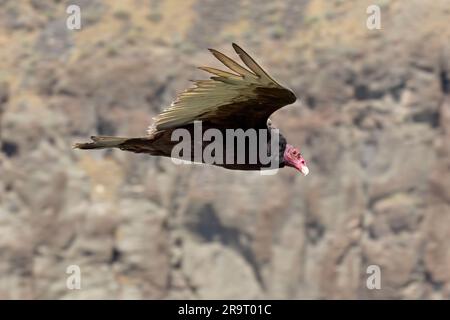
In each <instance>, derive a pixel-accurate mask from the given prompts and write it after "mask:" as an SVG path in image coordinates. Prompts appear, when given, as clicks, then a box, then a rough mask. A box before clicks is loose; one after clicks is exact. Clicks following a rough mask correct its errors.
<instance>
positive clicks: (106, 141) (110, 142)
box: [73, 136, 129, 149]
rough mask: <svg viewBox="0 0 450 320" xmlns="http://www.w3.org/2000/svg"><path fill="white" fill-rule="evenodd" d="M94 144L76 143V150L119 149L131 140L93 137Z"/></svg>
mask: <svg viewBox="0 0 450 320" xmlns="http://www.w3.org/2000/svg"><path fill="white" fill-rule="evenodd" d="M91 139H92V141H93V142H87V143H75V144H74V145H73V147H74V149H104V148H117V147H119V146H120V145H121V144H122V143H124V142H125V141H127V140H129V138H121V137H109V136H92V137H91Z"/></svg>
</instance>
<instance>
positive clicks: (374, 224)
mask: <svg viewBox="0 0 450 320" xmlns="http://www.w3.org/2000/svg"><path fill="white" fill-rule="evenodd" d="M0 4H1V6H0V48H1V49H0V139H1V153H0V177H1V178H0V298H2V299H14V298H31V299H44V298H47V299H55V298H63V299H72V298H74V299H76V298H100V299H105V298H108V299H125V298H138V299H163V298H210V299H214V298H275V299H298V298H313V299H316V298H361V299H371V298H427V299H440V298H447V299H448V298H450V44H449V43H450V41H449V40H450V28H449V21H450V1H449V0H436V1H424V0H410V1H401V0H397V1H394V0H392V1H386V0H380V1H365V0H358V1H342V0H334V1H332V0H329V1H328V0H286V1H249V0H247V1H237V0H230V1H206V0H186V1H175V0H173V1H162V0H129V1H106V0H104V1H100V0H89V1H88V0H71V1H56V0H55V1H49V0H47V1H36V0H24V1H13V0H9V1H8V0H0ZM69 4H77V5H79V6H80V7H81V17H82V28H81V30H78V31H77V30H75V31H71V30H68V29H67V28H66V18H67V14H66V11H65V10H66V8H67V6H68V5H69ZM370 4H378V5H379V6H380V8H381V21H382V29H381V30H368V29H367V28H366V19H367V17H368V15H367V13H366V8H367V6H368V5H370ZM231 42H237V43H238V44H240V45H241V46H242V47H243V48H245V49H246V50H247V51H248V52H249V53H250V54H252V55H253V56H254V57H255V58H256V59H257V61H259V62H260V63H261V64H262V65H263V66H264V67H265V68H266V69H267V70H268V71H269V73H270V74H271V75H272V76H273V77H274V78H275V79H277V80H279V81H280V83H282V84H284V85H286V86H287V87H289V88H291V89H292V90H293V91H294V92H295V93H296V94H297V96H298V97H299V101H297V102H296V103H295V104H294V105H292V106H289V107H286V108H284V109H282V110H280V111H279V112H277V114H276V115H274V116H273V117H272V119H273V122H274V123H275V125H276V126H278V127H280V128H281V130H282V132H283V133H284V135H285V136H286V137H287V138H288V139H289V141H290V142H291V143H292V144H294V145H297V146H301V150H302V153H303V155H304V157H305V158H306V159H307V160H308V161H309V162H308V163H309V167H310V170H311V173H310V175H308V176H307V177H303V176H301V175H299V174H298V173H296V172H295V171H294V170H290V169H283V170H281V171H280V172H279V173H278V174H277V175H275V176H261V175H259V174H258V173H252V172H233V171H227V170H224V169H221V168H215V167H207V166H200V165H182V166H175V165H174V164H173V163H172V162H171V161H170V160H169V159H160V158H152V157H149V156H145V155H137V154H131V153H125V152H121V151H119V150H113V151H92V152H83V151H80V150H72V149H71V145H72V144H73V143H74V142H78V141H84V140H86V139H87V138H88V137H89V136H90V135H93V134H103V135H121V136H139V135H143V134H144V133H145V130H146V127H147V126H148V125H149V124H150V123H151V118H152V116H154V115H156V114H157V113H158V112H159V111H160V110H161V109H162V108H164V107H166V106H168V105H169V104H170V102H171V101H172V100H173V99H174V97H175V95H176V94H177V93H179V92H181V91H182V90H184V89H185V88H186V87H188V86H189V85H190V83H189V81H188V80H190V79H199V78H202V77H206V76H207V75H206V74H204V73H203V72H201V71H199V70H197V69H196V68H195V66H198V65H212V66H219V64H218V63H217V62H216V61H215V59H214V58H213V57H212V56H211V55H210V54H209V52H208V51H207V50H206V49H207V48H208V47H213V48H216V49H219V50H221V51H223V52H225V53H228V54H230V55H232V54H233V53H232V49H231ZM69 265H78V266H80V268H81V273H82V282H81V286H82V288H81V290H68V289H67V287H66V279H67V277H68V275H67V274H66V269H67V267H68V266H69ZM369 265H378V266H379V267H380V269H381V275H382V280H381V289H380V290H369V289H367V288H366V279H367V277H368V274H367V273H366V270H367V267H368V266H369Z"/></svg>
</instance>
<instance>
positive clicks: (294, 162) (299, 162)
mask: <svg viewBox="0 0 450 320" xmlns="http://www.w3.org/2000/svg"><path fill="white" fill-rule="evenodd" d="M284 161H285V163H286V165H287V166H289V167H293V168H295V169H297V170H298V171H300V172H301V173H303V174H304V175H305V176H306V175H307V174H308V173H309V169H308V167H307V166H306V161H305V159H303V157H302V155H301V154H300V151H299V150H298V149H296V148H294V147H293V146H291V145H290V144H287V145H286V149H285V150H284Z"/></svg>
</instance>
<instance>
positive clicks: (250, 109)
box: [74, 43, 309, 175]
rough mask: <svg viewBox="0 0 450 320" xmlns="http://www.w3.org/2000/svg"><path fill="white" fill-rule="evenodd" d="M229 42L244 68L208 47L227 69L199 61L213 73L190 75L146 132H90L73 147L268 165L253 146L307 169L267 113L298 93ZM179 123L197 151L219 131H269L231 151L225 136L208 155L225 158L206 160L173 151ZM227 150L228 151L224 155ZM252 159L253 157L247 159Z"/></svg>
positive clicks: (248, 166) (245, 166)
mask: <svg viewBox="0 0 450 320" xmlns="http://www.w3.org/2000/svg"><path fill="white" fill-rule="evenodd" d="M233 48H234V50H235V51H236V53H237V54H238V55H239V57H240V58H241V60H242V62H243V63H244V64H245V65H246V66H247V67H248V69H247V68H244V67H243V66H241V65H240V64H238V63H237V62H236V61H234V60H232V59H231V58H229V57H227V56H226V55H224V54H222V53H220V52H219V51H216V50H214V49H209V51H211V53H212V54H213V55H214V56H215V57H216V58H217V59H218V60H219V61H220V62H222V63H223V64H224V65H225V66H226V67H228V68H229V69H230V70H229V71H223V70H219V69H215V68H210V67H199V69H201V70H203V71H206V72H209V73H211V74H213V75H214V76H211V78H210V79H209V80H197V81H194V84H195V85H194V87H192V88H190V89H187V90H186V91H184V92H183V93H181V94H180V95H179V96H178V97H177V99H176V100H175V101H174V102H173V103H172V104H171V106H170V107H168V108H167V109H165V110H163V111H162V112H161V113H160V114H159V115H158V116H156V117H155V118H154V119H153V120H154V123H153V124H152V125H151V126H150V127H149V130H148V134H147V135H146V136H144V137H137V138H122V137H110V136H92V137H91V139H92V142H88V143H77V144H75V145H74V148H79V149H103V148H119V149H121V150H125V151H132V152H137V153H148V154H150V155H154V156H164V157H172V159H174V158H178V159H180V158H181V159H184V160H189V161H195V162H203V163H210V164H213V165H216V166H221V167H224V168H226V169H234V170H260V169H264V168H267V167H269V165H268V164H267V161H265V162H264V161H262V160H261V159H260V158H258V157H256V161H255V160H254V159H255V157H253V158H252V156H254V155H255V152H259V153H260V151H261V150H263V152H266V156H267V154H271V155H272V158H271V159H275V160H276V167H277V168H282V167H284V166H289V167H293V168H295V169H297V170H298V171H300V172H302V173H303V174H304V175H307V174H308V172H309V170H308V167H307V166H306V162H305V160H304V159H303V157H302V156H301V154H300V152H299V150H298V149H296V148H294V147H293V146H291V145H289V144H287V142H286V139H285V138H284V137H283V136H282V135H281V134H278V130H277V129H275V128H273V126H272V124H271V121H270V119H269V116H270V115H271V114H272V113H273V112H275V111H276V110H278V109H280V108H282V107H283V106H286V105H288V104H291V103H294V102H295V100H296V96H295V95H294V93H293V92H292V91H290V90H288V89H286V88H285V87H283V86H281V85H280V84H278V83H277V82H276V81H275V80H274V79H272V77H270V76H269V75H268V74H267V73H266V72H265V71H264V70H263V69H262V68H261V67H260V66H259V65H258V64H257V63H256V62H255V60H253V59H252V58H251V57H250V56H249V55H248V54H247V53H246V52H245V51H244V50H243V49H242V48H240V47H239V46H238V45H237V44H235V43H233ZM199 123H200V130H201V131H200V133H199V134H200V138H201V139H202V138H203V139H202V141H201V143H200V144H199V143H198V142H195V141H194V140H196V138H195V135H196V132H195V131H196V130H197V129H196V127H198V126H197V125H198V124H199ZM181 129H182V130H184V132H187V133H188V134H189V135H188V137H192V136H194V138H189V139H190V141H188V144H189V146H190V147H192V148H194V149H195V147H196V146H200V149H201V152H203V151H206V149H207V148H208V145H210V144H212V142H213V141H214V142H217V141H216V140H217V139H218V136H217V134H223V135H224V136H226V135H227V134H228V132H230V131H231V132H233V131H234V132H235V133H236V132H239V133H244V134H245V133H246V132H248V131H249V130H253V132H259V133H261V132H264V130H265V131H266V132H267V133H266V135H258V136H257V138H256V140H252V139H250V138H251V137H250V135H246V136H244V139H245V144H244V149H239V150H237V151H238V152H234V153H233V152H230V148H234V149H233V150H236V146H237V143H238V142H237V141H235V140H233V142H232V143H231V144H228V140H227V145H226V147H223V141H221V143H222V144H221V146H222V149H223V150H218V149H217V148H216V149H214V148H212V149H214V150H213V151H212V155H213V156H219V155H222V156H223V157H225V156H226V157H227V161H215V162H212V163H211V162H207V161H205V160H204V159H203V158H202V157H200V158H195V157H194V155H193V154H192V152H189V153H188V152H186V153H185V151H184V150H183V151H182V152H179V153H178V154H175V155H174V150H175V146H176V145H177V144H178V143H179V140H178V141H177V140H176V139H175V140H174V139H173V135H174V133H175V132H176V131H177V130H181ZM209 129H212V130H215V131H214V133H215V134H216V135H215V136H214V138H215V139H212V138H211V137H209V139H205V136H204V134H206V132H207V131H208V130H209ZM239 130H240V131H239ZM275 135H276V139H275ZM235 137H236V135H235ZM227 138H228V136H227ZM238 138H239V137H238ZM196 141H197V140H196ZM241 146H242V145H241ZM245 146H246V147H247V148H245ZM255 146H256V147H255ZM210 147H211V145H210ZM210 149H211V148H210ZM242 150H243V151H242ZM264 150H265V151H264ZM271 150H272V151H273V152H271ZM209 151H211V150H209ZM219 151H220V152H219ZM240 151H242V152H243V153H244V154H243V155H242V154H241V156H242V157H241V159H240V161H236V160H237V159H238V158H239V156H240V155H239V154H238V153H239V152H240ZM194 154H195V152H194ZM230 154H231V156H230V157H228V155H230ZM197 155H198V154H197ZM251 159H253V160H252V161H250V160H251ZM271 168H273V167H271Z"/></svg>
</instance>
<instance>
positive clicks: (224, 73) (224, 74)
mask: <svg viewBox="0 0 450 320" xmlns="http://www.w3.org/2000/svg"><path fill="white" fill-rule="evenodd" d="M198 68H199V69H200V70H203V71H206V72H209V73H212V74H215V75H216V76H219V77H224V78H232V79H236V80H242V77H241V76H238V75H237V74H234V73H231V72H227V71H223V70H219V69H216V68H210V67H198Z"/></svg>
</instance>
